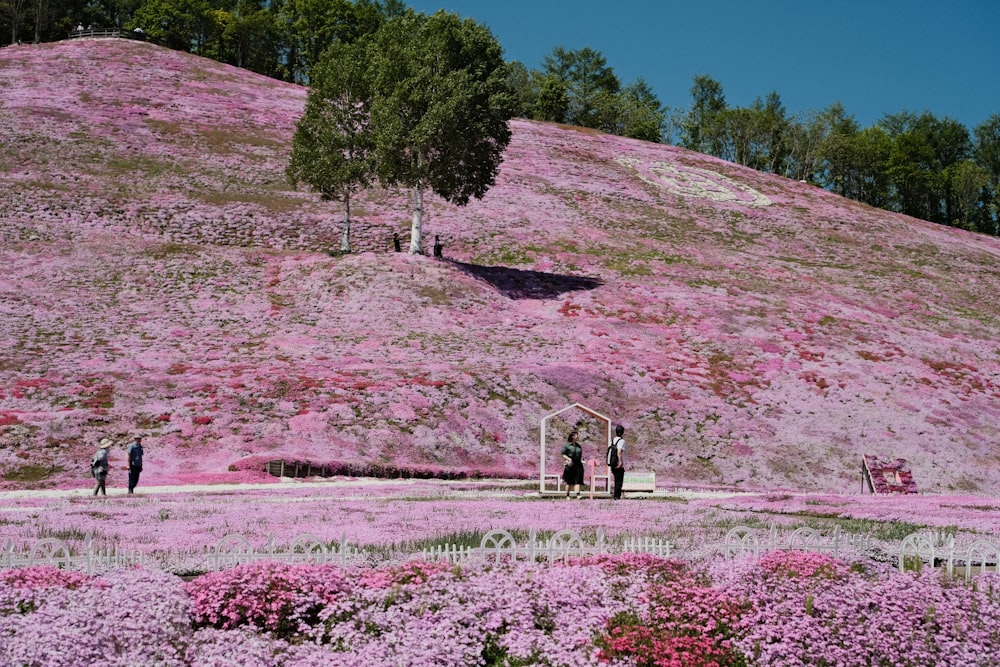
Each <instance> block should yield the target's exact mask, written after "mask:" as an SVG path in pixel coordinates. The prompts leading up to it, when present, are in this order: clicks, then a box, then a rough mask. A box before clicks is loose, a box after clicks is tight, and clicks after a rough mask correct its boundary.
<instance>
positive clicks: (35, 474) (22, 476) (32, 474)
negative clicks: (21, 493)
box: [3, 463, 65, 482]
mask: <svg viewBox="0 0 1000 667" xmlns="http://www.w3.org/2000/svg"><path fill="white" fill-rule="evenodd" d="M64 470H65V468H63V467H61V466H53V465H41V464H37V463H26V464H25V465H23V466H20V467H18V468H14V469H12V470H8V471H7V472H6V473H4V476H3V478H4V479H5V480H7V481H8V482H41V481H43V480H46V479H48V478H49V477H52V476H53V475H57V474H59V473H61V472H62V471H64Z"/></svg>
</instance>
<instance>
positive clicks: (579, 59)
mask: <svg viewBox="0 0 1000 667" xmlns="http://www.w3.org/2000/svg"><path fill="white" fill-rule="evenodd" d="M542 72H543V74H544V75H545V76H547V77H551V78H554V79H557V80H558V81H561V82H562V83H563V85H564V86H565V88H566V101H567V109H566V122H567V123H570V124H572V125H579V126H581V127H593V128H596V127H598V124H599V122H600V105H601V103H602V101H603V102H605V103H606V100H607V96H609V95H617V94H618V92H619V90H620V89H621V82H620V81H619V80H618V77H617V76H616V75H615V72H614V69H613V68H612V67H610V66H609V65H608V62H607V60H606V59H605V58H604V56H603V55H602V54H601V52H600V51H596V50H594V49H592V48H590V47H584V48H582V49H579V50H576V51H570V50H568V49H565V48H563V47H561V46H557V47H556V48H554V49H553V50H552V53H551V54H549V55H548V56H546V57H545V60H544V61H543V63H542Z"/></svg>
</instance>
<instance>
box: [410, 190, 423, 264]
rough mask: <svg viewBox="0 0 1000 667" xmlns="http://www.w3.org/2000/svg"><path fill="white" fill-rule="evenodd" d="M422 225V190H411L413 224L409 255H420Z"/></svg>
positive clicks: (421, 249)
mask: <svg viewBox="0 0 1000 667" xmlns="http://www.w3.org/2000/svg"><path fill="white" fill-rule="evenodd" d="M423 224H424V190H423V188H420V187H416V188H413V224H412V225H410V254H411V255H422V254H424V249H423V247H422V246H421V244H420V233H421V230H422V229H423Z"/></svg>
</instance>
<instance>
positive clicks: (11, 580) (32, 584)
mask: <svg viewBox="0 0 1000 667" xmlns="http://www.w3.org/2000/svg"><path fill="white" fill-rule="evenodd" d="M87 585H94V586H106V585H107V584H106V583H104V582H102V581H101V580H100V579H95V578H93V577H89V576H87V575H86V574H83V573H81V572H73V571H70V570H61V569H59V568H58V567H55V566H53V565H36V566H33V567H22V568H15V569H12V570H2V571H0V586H10V587H12V588H22V589H28V590H34V589H36V588H50V587H54V588H68V589H76V588H80V587H81V586H87Z"/></svg>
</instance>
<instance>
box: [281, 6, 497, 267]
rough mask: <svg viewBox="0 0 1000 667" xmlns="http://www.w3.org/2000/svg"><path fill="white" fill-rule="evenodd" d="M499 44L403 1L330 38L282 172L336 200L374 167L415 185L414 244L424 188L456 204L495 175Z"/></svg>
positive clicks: (414, 246)
mask: <svg viewBox="0 0 1000 667" xmlns="http://www.w3.org/2000/svg"><path fill="white" fill-rule="evenodd" d="M508 74H509V72H508V68H507V66H506V64H505V63H504V60H503V51H502V49H501V48H500V44H499V43H498V42H497V41H496V39H495V38H494V37H493V35H492V34H491V33H490V32H489V30H487V29H486V28H485V27H483V26H481V25H479V24H478V23H476V22H474V21H471V20H468V19H464V20H463V19H461V18H459V17H458V16H456V15H454V14H449V13H446V12H443V11H440V12H437V13H435V14H433V15H431V16H426V15H424V14H416V13H413V12H405V13H403V14H401V15H400V16H398V17H396V18H393V19H391V20H389V21H388V22H386V23H385V24H384V25H383V26H382V27H381V28H380V29H379V30H378V31H377V32H375V33H374V34H373V35H372V36H371V38H370V39H368V38H362V39H359V40H358V41H357V42H355V43H354V44H344V43H341V44H335V45H334V46H332V47H330V48H329V49H328V50H327V51H326V52H325V54H324V55H323V57H322V58H321V60H320V63H319V64H318V65H317V66H315V67H314V68H313V78H314V83H313V86H312V87H311V89H310V93H309V96H308V100H307V104H306V111H305V113H304V115H303V117H302V119H301V120H300V121H299V124H298V127H297V130H296V134H295V139H294V147H293V153H292V158H291V162H290V164H289V166H288V175H289V178H290V179H291V180H293V181H296V182H305V183H307V184H309V185H310V186H312V187H313V188H314V189H316V190H318V191H319V192H321V193H322V194H323V196H324V197H325V198H327V199H333V200H337V201H341V202H343V203H344V206H345V207H344V229H345V231H344V237H343V241H342V244H341V249H342V250H345V251H347V250H349V239H348V234H349V231H348V230H349V227H350V211H349V206H350V196H351V193H352V192H354V191H355V190H356V189H358V188H360V187H363V186H364V185H367V183H368V182H370V181H371V180H372V178H377V179H378V180H379V182H380V183H382V184H383V185H385V186H401V187H406V188H410V189H412V191H413V195H414V197H413V201H414V209H413V222H412V228H411V233H410V252H411V253H422V252H423V247H422V238H421V235H422V226H423V195H424V192H425V191H426V190H431V191H432V192H434V193H435V194H437V195H439V196H440V197H442V198H444V199H445V200H447V201H449V202H452V203H454V204H458V205H464V204H467V203H468V202H469V200H470V199H471V198H473V197H475V198H481V197H482V196H483V195H484V194H485V193H486V192H487V190H488V189H489V188H490V187H491V186H492V185H493V183H494V182H495V180H496V175H497V172H498V170H499V167H500V162H501V160H502V158H503V152H504V150H505V148H506V147H507V144H508V143H509V142H510V136H511V135H510V129H509V128H508V125H507V123H508V121H509V120H510V118H511V116H512V114H513V110H514V108H515V99H514V96H513V95H512V94H511V91H510V88H509V87H508V85H507V77H508Z"/></svg>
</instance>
